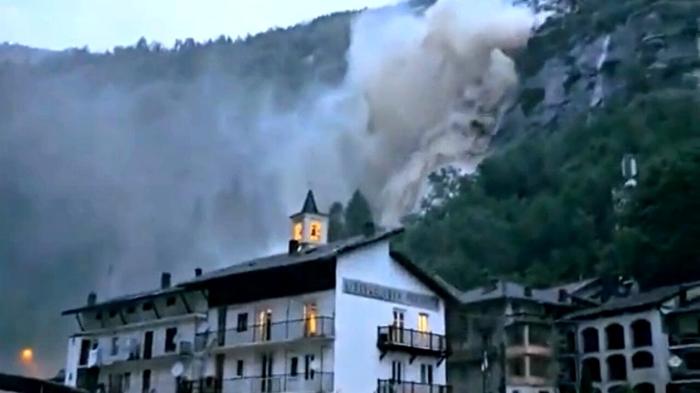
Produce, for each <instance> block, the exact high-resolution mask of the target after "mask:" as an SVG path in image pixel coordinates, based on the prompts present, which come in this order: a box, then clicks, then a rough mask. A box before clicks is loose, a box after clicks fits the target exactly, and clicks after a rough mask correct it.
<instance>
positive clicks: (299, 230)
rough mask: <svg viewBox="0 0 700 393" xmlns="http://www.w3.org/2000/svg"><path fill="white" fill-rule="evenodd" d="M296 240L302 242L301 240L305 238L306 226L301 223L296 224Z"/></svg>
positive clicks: (294, 234)
mask: <svg viewBox="0 0 700 393" xmlns="http://www.w3.org/2000/svg"><path fill="white" fill-rule="evenodd" d="M293 236H294V240H297V241H301V238H302V237H303V236H304V225H303V224H302V223H300V222H297V223H295V224H294V233H293Z"/></svg>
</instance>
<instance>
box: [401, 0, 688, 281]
mask: <svg viewBox="0 0 700 393" xmlns="http://www.w3.org/2000/svg"><path fill="white" fill-rule="evenodd" d="M699 17H700V3H698V2H693V1H644V0H641V1H640V0H628V1H620V2H607V1H602V2H601V1H593V0H589V1H580V2H579V8H578V9H577V10H576V11H575V12H572V13H571V14H568V15H566V16H564V17H563V18H559V19H553V20H550V21H549V22H548V23H547V24H546V25H545V26H543V28H542V29H541V30H540V32H539V33H538V34H537V35H536V36H535V37H534V38H533V39H531V41H530V43H529V45H528V49H527V50H526V51H523V53H522V54H521V56H520V57H519V59H518V66H519V69H520V72H521V76H523V77H524V80H523V89H522V92H521V96H520V99H519V100H518V103H517V105H516V107H515V108H514V109H513V110H512V111H511V112H510V113H509V114H508V116H507V118H506V119H505V121H504V124H505V126H504V129H503V130H501V134H500V135H501V137H502V138H501V139H500V143H501V145H500V147H498V148H494V149H493V154H492V155H491V156H490V157H489V158H487V159H486V160H485V161H484V162H483V163H482V164H481V166H480V167H479V170H478V172H477V173H476V174H474V175H469V176H464V177H460V176H457V175H455V173H452V172H450V171H443V172H441V173H438V174H435V175H434V176H433V178H432V181H433V184H434V186H433V193H432V195H431V196H430V197H428V198H427V200H426V203H425V206H426V208H425V211H424V212H423V214H420V215H417V216H415V217H413V218H411V219H410V220H409V223H408V231H407V233H406V235H405V236H404V239H403V240H402V242H401V244H399V245H398V246H399V248H401V249H403V250H405V251H406V252H408V253H409V254H410V255H411V256H413V257H414V258H415V259H416V260H418V261H422V262H423V263H425V264H426V265H427V266H429V267H430V268H432V269H434V270H435V271H436V272H438V273H440V274H441V275H443V276H444V277H447V278H449V279H451V280H452V281H453V282H454V283H455V284H456V285H458V286H462V287H467V286H470V285H475V284H478V283H479V282H483V281H484V280H485V279H487V278H490V277H494V276H496V277H501V276H505V277H513V278H519V279H523V280H525V281H527V282H530V283H532V284H539V285H546V284H551V283H555V282H562V281H567V280H576V279H578V278H580V277H582V276H583V277H585V276H591V275H596V274H630V275H633V276H635V277H637V278H638V279H640V281H641V283H642V284H643V285H645V286H656V285H661V284H665V283H670V282H678V281H686V280H690V279H700V247H699V246H698V245H697V239H699V238H700V184H699V182H700V128H698V125H700V97H699V96H698V90H697V87H698V80H699V79H698V76H699V75H700V73H698V70H700V59H699V57H698V46H699V45H700V38H699V36H698V23H699V22H698V18H699ZM625 154H633V155H634V156H635V157H636V160H637V162H638V165H639V178H638V179H637V182H638V184H637V187H633V188H630V189H629V190H627V191H628V193H627V196H626V198H624V199H622V200H619V198H615V197H614V195H625V194H621V192H622V191H623V190H622V186H623V183H624V179H623V177H622V173H621V169H620V163H621V160H622V158H623V156H624V155H625ZM614 191H615V193H614ZM623 202H626V203H623ZM616 207H617V208H616Z"/></svg>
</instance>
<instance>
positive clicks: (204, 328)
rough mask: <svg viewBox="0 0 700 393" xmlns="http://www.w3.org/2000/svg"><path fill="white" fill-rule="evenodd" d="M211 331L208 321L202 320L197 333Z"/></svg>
mask: <svg viewBox="0 0 700 393" xmlns="http://www.w3.org/2000/svg"><path fill="white" fill-rule="evenodd" d="M208 331H209V324H208V323H207V322H202V324H201V325H199V326H197V333H206V332H208Z"/></svg>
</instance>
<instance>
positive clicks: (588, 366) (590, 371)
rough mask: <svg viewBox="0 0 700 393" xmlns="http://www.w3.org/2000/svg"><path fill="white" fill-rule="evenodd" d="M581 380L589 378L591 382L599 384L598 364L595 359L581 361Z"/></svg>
mask: <svg viewBox="0 0 700 393" xmlns="http://www.w3.org/2000/svg"><path fill="white" fill-rule="evenodd" d="M581 368H582V370H581V379H585V378H590V380H591V381H593V382H600V380H601V376H600V362H599V361H598V359H596V358H586V359H583V364H582V367H581Z"/></svg>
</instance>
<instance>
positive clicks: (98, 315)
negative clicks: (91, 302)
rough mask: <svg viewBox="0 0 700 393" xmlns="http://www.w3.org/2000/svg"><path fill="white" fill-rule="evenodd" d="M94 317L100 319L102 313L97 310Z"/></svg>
mask: <svg viewBox="0 0 700 393" xmlns="http://www.w3.org/2000/svg"><path fill="white" fill-rule="evenodd" d="M95 319H97V320H98V321H101V320H102V313H101V312H99V311H98V312H97V314H95Z"/></svg>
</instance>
